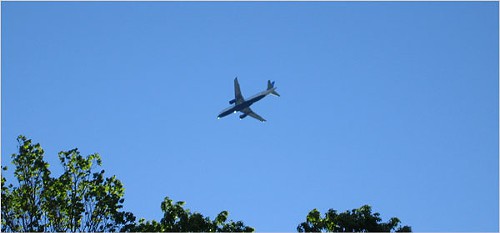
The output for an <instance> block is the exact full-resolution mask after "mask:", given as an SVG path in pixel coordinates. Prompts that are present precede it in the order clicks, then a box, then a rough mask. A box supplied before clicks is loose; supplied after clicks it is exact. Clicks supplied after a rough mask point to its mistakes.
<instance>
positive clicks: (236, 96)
mask: <svg viewBox="0 0 500 233" xmlns="http://www.w3.org/2000/svg"><path fill="white" fill-rule="evenodd" d="M234 99H235V100H236V104H240V103H243V102H244V101H245V99H243V95H242V94H241V91H240V84H239V83H238V78H237V77H236V78H235V79H234Z"/></svg>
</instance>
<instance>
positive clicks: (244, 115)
mask: <svg viewBox="0 0 500 233" xmlns="http://www.w3.org/2000/svg"><path fill="white" fill-rule="evenodd" d="M247 116H248V114H246V113H244V114H243V115H241V116H240V120H241V119H243V118H245V117H247Z"/></svg>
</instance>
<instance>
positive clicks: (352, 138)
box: [1, 2, 499, 231]
mask: <svg viewBox="0 0 500 233" xmlns="http://www.w3.org/2000/svg"><path fill="white" fill-rule="evenodd" d="M1 4H2V95H1V97H2V140H1V142H2V149H1V152H2V165H8V166H10V167H11V168H12V166H11V164H10V155H11V154H12V153H15V152H16V150H17V149H16V148H17V142H16V137H17V136H18V135H19V134H23V135H26V136H27V137H29V138H31V139H33V140H34V141H35V142H39V143H41V145H42V147H43V148H44V149H45V151H46V160H47V161H48V162H49V163H50V164H51V167H52V169H54V171H56V172H55V174H58V173H60V170H61V169H60V165H59V163H58V160H57V152H59V151H61V150H69V149H72V148H74V147H78V148H79V149H80V150H81V151H82V153H83V154H90V153H94V152H98V153H100V154H101V156H102V157H103V168H104V169H105V170H106V173H107V174H109V175H112V174H114V175H116V176H117V177H118V178H119V179H120V180H121V181H122V182H123V183H124V185H125V188H126V194H125V203H124V204H125V210H128V211H132V212H133V213H134V214H135V215H136V216H137V217H139V218H140V217H144V218H146V219H148V220H151V219H156V220H159V219H160V218H161V215H162V214H161V210H160V203H161V201H162V200H163V198H164V197H165V196H169V197H171V198H172V199H174V200H176V201H178V200H183V201H186V202H187V205H186V207H187V208H189V209H191V210H192V211H198V212H201V213H202V214H204V215H208V216H210V217H211V218H213V217H215V215H216V214H217V213H219V212H220V211H222V210H228V211H229V212H230V218H231V219H233V220H243V221H244V222H245V224H247V225H250V226H253V227H255V228H256V230H257V231H295V229H296V226H297V225H298V224H299V223H300V222H302V221H304V220H305V217H306V215H307V213H308V212H309V211H310V210H311V209H313V208H318V209H319V210H320V211H321V212H322V213H323V212H325V211H326V210H328V209H329V208H334V209H337V210H339V211H344V210H347V209H353V208H358V207H360V206H361V205H363V204H369V205H372V207H373V209H374V211H377V212H380V213H381V214H382V217H383V219H384V220H387V219H388V218H390V217H393V216H397V217H399V218H400V219H401V220H402V223H403V224H407V225H410V226H412V227H413V230H414V231H498V230H499V229H498V218H499V215H498V211H499V209H498V206H499V202H498V190H499V179H498V174H499V170H498V164H499V160H498V157H499V156H498V154H499V152H498V141H499V138H498V106H499V102H498V86H499V83H498V76H499V73H498V70H499V67H498V63H499V60H498V34H499V31H498V26H499V25H498V2H447V3H444V2H315V3H312V2H300V3H299V2H237V3H235V2H215V3H214V2H212V3H208V2H201V3H200V2H185V3H183V2H147V3H137V2H2V3H1ZM235 76H238V77H239V80H240V85H241V88H242V92H243V95H244V96H247V97H248V96H251V95H253V94H255V93H257V92H259V91H262V90H263V89H265V87H266V82H267V80H268V79H271V80H275V81H276V86H277V87H278V89H277V91H278V92H279V93H280V94H281V97H279V98H278V97H274V96H268V97H266V98H265V99H263V100H261V101H260V102H258V103H256V104H255V105H254V106H253V107H252V108H253V110H254V111H255V112H257V113H258V114H260V115H262V116H263V117H264V118H266V119H267V120H268V121H267V122H266V123H261V122H259V121H257V120H255V119H252V118H246V119H244V120H239V118H238V116H237V115H236V114H233V115H230V116H228V117H226V118H223V119H220V120H217V119H216V116H217V115H218V114H219V112H220V111H221V110H222V109H224V108H225V107H227V106H228V101H229V100H230V99H232V98H233V95H234V94H233V93H234V92H233V79H234V77H235ZM6 176H7V178H8V179H9V181H11V182H12V181H13V180H12V169H11V170H10V171H9V172H8V174H7V175H6Z"/></svg>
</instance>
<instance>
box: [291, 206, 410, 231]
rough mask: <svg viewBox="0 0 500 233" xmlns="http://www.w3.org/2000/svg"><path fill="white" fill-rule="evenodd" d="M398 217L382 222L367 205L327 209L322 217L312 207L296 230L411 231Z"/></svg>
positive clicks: (378, 215) (377, 214)
mask: <svg viewBox="0 0 500 233" xmlns="http://www.w3.org/2000/svg"><path fill="white" fill-rule="evenodd" d="M400 222H401V221H400V220H399V219H398V218H395V217H394V218H391V219H389V221H388V222H382V219H381V218H380V214H379V213H377V212H375V213H372V208H371V207H370V206H369V205H364V206H361V207H360V208H358V209H353V210H352V211H349V210H347V211H345V212H342V213H337V211H336V210H334V209H329V210H328V211H327V212H326V213H325V215H324V217H321V213H320V212H319V211H318V210H317V209H313V210H311V211H310V212H309V214H308V215H307V217H306V221H305V222H303V223H301V224H299V226H297V231H298V232H390V231H396V232H411V227H409V226H399V223H400Z"/></svg>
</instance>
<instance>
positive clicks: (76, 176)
mask: <svg viewBox="0 0 500 233" xmlns="http://www.w3.org/2000/svg"><path fill="white" fill-rule="evenodd" d="M18 142H19V153H18V154H13V155H12V163H13V164H14V165H15V167H16V168H15V170H14V176H15V177H16V178H17V180H18V182H19V187H14V186H13V185H12V184H10V185H8V186H6V184H5V183H6V180H5V178H4V177H3V176H2V210H1V211H2V231H30V232H33V231H72V232H75V231H116V230H118V229H120V228H123V227H125V226H128V225H131V224H133V222H134V221H135V217H134V216H133V215H132V214H131V213H127V212H122V211H119V209H121V208H122V207H123V206H122V203H123V201H124V199H123V195H124V188H123V185H122V184H121V182H120V181H119V180H118V179H116V177H115V176H112V177H105V176H104V170H101V171H99V172H92V170H93V167H94V165H96V164H97V166H101V158H100V156H99V154H92V155H89V156H86V157H84V156H82V155H80V152H79V151H78V149H73V150H70V151H62V152H60V153H59V160H60V161H61V164H62V166H63V168H64V173H63V174H62V175H61V176H59V177H57V178H54V177H51V176H50V171H49V169H48V168H49V164H48V163H46V162H45V161H44V160H43V154H44V151H43V149H42V148H41V146H40V144H34V145H33V144H32V142H31V140H28V139H26V137H24V136H19V137H18ZM2 170H3V171H5V170H7V168H6V167H2Z"/></svg>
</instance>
